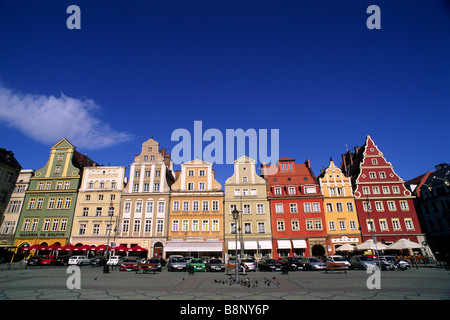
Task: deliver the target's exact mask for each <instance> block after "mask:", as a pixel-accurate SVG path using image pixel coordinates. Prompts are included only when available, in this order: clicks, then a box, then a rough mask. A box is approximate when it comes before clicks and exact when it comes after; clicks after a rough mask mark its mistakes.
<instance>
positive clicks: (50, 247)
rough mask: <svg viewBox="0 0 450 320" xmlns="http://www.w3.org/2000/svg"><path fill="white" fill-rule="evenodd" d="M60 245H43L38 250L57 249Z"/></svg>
mask: <svg viewBox="0 0 450 320" xmlns="http://www.w3.org/2000/svg"><path fill="white" fill-rule="evenodd" d="M60 247H61V246H60V245H58V244H52V245H49V246H43V247H42V248H41V249H40V250H58V248H60Z"/></svg>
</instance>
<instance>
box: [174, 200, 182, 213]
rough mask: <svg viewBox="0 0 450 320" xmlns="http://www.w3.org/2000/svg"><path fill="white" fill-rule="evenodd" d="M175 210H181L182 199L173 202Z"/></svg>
mask: <svg viewBox="0 0 450 320" xmlns="http://www.w3.org/2000/svg"><path fill="white" fill-rule="evenodd" d="M173 211H180V201H174V202H173Z"/></svg>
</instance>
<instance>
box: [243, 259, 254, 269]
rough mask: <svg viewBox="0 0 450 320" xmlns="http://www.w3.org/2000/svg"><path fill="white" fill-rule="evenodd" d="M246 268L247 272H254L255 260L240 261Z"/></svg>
mask: <svg viewBox="0 0 450 320" xmlns="http://www.w3.org/2000/svg"><path fill="white" fill-rule="evenodd" d="M241 261H242V262H244V263H245V265H246V266H247V267H248V269H247V271H253V272H256V260H255V258H244V259H242V260H241Z"/></svg>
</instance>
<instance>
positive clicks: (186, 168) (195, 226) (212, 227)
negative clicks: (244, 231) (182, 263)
mask: <svg viewBox="0 0 450 320" xmlns="http://www.w3.org/2000/svg"><path fill="white" fill-rule="evenodd" d="M171 189H172V192H171V199H170V216H169V232H168V242H167V245H166V247H165V248H164V252H165V256H166V257H168V256H170V255H171V254H181V255H184V256H194V257H201V256H210V257H213V256H214V257H222V255H223V243H224V239H223V197H224V193H223V190H221V185H220V184H219V183H218V182H217V181H216V180H215V178H214V170H213V169H212V164H211V163H208V162H205V161H202V160H199V159H195V160H192V161H190V162H187V163H184V164H182V165H181V172H177V179H176V181H175V183H174V184H173V185H172V187H171Z"/></svg>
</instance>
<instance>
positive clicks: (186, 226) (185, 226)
mask: <svg viewBox="0 0 450 320" xmlns="http://www.w3.org/2000/svg"><path fill="white" fill-rule="evenodd" d="M181 231H189V220H183V221H182V222H181Z"/></svg>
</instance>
